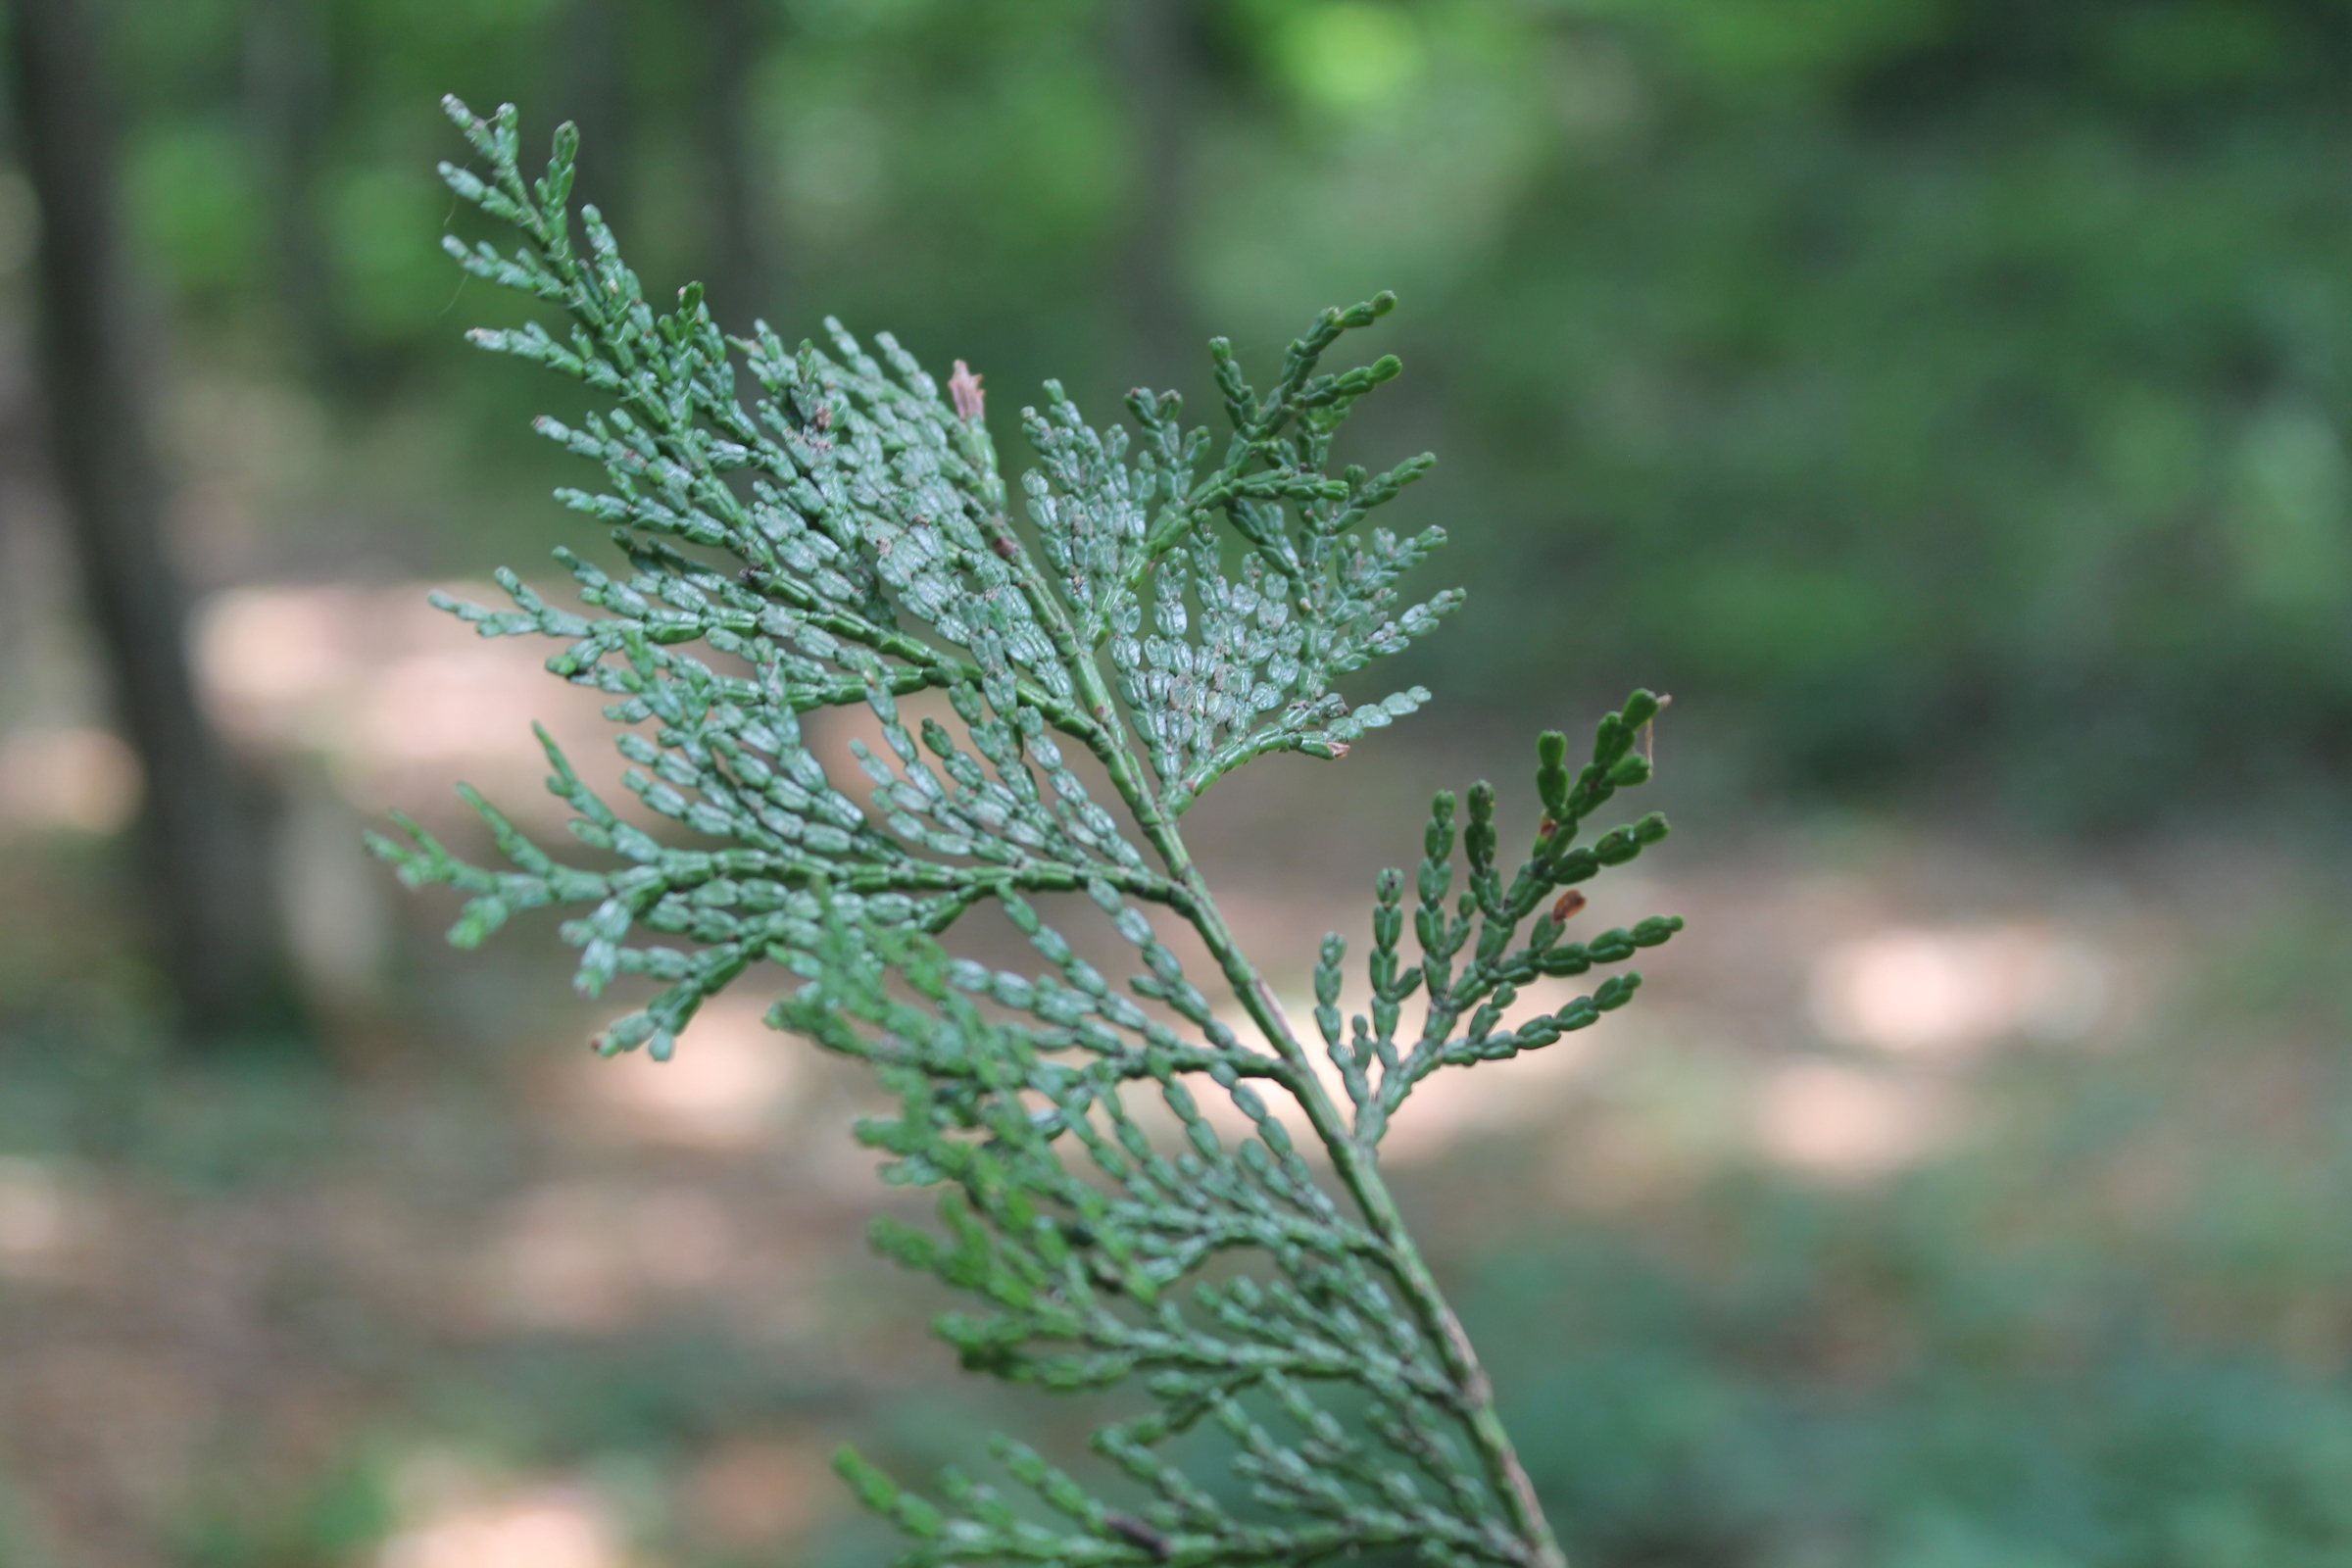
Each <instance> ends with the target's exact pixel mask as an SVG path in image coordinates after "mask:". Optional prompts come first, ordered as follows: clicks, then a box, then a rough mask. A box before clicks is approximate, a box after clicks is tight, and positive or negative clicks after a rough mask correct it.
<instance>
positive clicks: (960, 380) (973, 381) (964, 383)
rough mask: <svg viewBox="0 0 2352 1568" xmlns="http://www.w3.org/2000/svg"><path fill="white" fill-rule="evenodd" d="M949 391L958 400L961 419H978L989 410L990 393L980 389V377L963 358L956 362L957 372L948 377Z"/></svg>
mask: <svg viewBox="0 0 2352 1568" xmlns="http://www.w3.org/2000/svg"><path fill="white" fill-rule="evenodd" d="M948 393H949V395H950V396H951V397H953V398H955V400H956V417H957V418H959V419H977V418H979V417H981V416H982V415H984V414H986V413H987V412H988V394H987V393H985V392H982V391H981V390H980V378H979V377H978V376H976V375H974V374H973V373H972V369H971V367H970V366H968V365H966V364H964V363H963V362H962V361H961V360H957V361H956V373H955V374H954V375H951V376H949V377H948Z"/></svg>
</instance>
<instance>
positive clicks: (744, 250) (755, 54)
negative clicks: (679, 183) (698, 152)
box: [696, 0, 783, 332]
mask: <svg viewBox="0 0 2352 1568" xmlns="http://www.w3.org/2000/svg"><path fill="white" fill-rule="evenodd" d="M696 9H697V10H698V11H699V12H700V13H701V16H702V19H703V73H702V94H701V97H702V124H701V126H700V130H701V141H702V158H703V167H704V168H706V169H707V170H709V171H710V173H711V213H712V216H713V218H714V221H715V224H716V226H715V227H714V229H713V230H712V232H711V256H710V261H709V265H708V268H707V270H706V276H705V279H704V281H705V284H706V285H707V287H708V290H709V293H710V299H711V313H712V314H713V315H714V316H716V317H717V318H718V319H719V320H720V321H722V322H724V323H726V324H727V325H728V326H729V327H730V329H732V330H734V331H738V332H741V331H745V330H748V329H749V328H750V325H751V322H752V319H753V318H755V317H762V316H772V315H773V313H774V312H775V311H777V310H778V308H779V307H780V305H781V303H782V301H781V294H782V283H783V279H782V277H781V276H780V275H779V270H778V267H777V262H776V253H775V248H774V247H773V246H772V245H771V243H770V236H769V233H768V230H767V225H766V223H765V222H764V221H763V220H764V218H765V216H766V215H765V213H764V212H763V211H762V208H763V206H764V204H763V203H762V202H761V201H760V184H759V180H758V179H757V177H756V176H755V173H754V170H755V164H756V160H755V157H754V146H753V140H752V124H751V117H752V81H753V76H754V73H756V72H757V71H758V69H759V66H760V52H761V50H762V48H763V47H764V46H765V44H766V42H767V37H766V31H765V29H764V28H763V27H762V26H761V25H760V17H759V16H758V14H757V8H756V0H700V3H699V4H698V6H697V7H696Z"/></svg>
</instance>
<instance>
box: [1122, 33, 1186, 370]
mask: <svg viewBox="0 0 2352 1568" xmlns="http://www.w3.org/2000/svg"><path fill="white" fill-rule="evenodd" d="M1194 28H1195V19H1194V17H1193V15H1192V8H1191V4H1190V0H1115V3H1114V5H1113V7H1112V15H1111V36H1110V45H1111V50H1110V53H1111V61H1112V65H1113V67H1114V70H1115V73H1116V76H1117V80H1118V83H1119V86H1120V87H1121V89H1122V91H1123V94H1124V97H1125V99H1126V102H1127V106H1128V113H1129V115H1130V116H1131V117H1132V125H1133V130H1132V136H1133V142H1132V145H1133V148H1134V165H1133V173H1132V176H1131V180H1130V184H1129V190H1130V193H1131V194H1130V198H1129V199H1130V202H1131V206H1130V208H1129V217H1128V222H1127V230H1126V233H1125V235H1124V236H1123V238H1122V240H1121V243H1120V245H1119V249H1118V253H1117V255H1116V257H1115V258H1114V262H1115V265H1116V266H1117V268H1118V276H1117V278H1116V279H1115V280H1114V282H1113V287H1112V295H1113V298H1115V299H1116V300H1117V301H1118V302H1119V311H1120V316H1121V318H1122V320H1121V323H1120V324H1121V326H1122V327H1123V328H1124V330H1125V333H1126V336H1127V345H1128V352H1129V354H1130V356H1131V361H1130V363H1131V367H1132V369H1133V371H1134V373H1135V375H1136V377H1137V379H1138V380H1139V381H1142V382H1144V383H1146V384H1149V385H1151V386H1153V387H1155V388H1157V387H1168V386H1183V385H1187V384H1193V383H1201V382H1204V381H1205V379H1206V378H1205V376H1203V375H1202V374H1201V369H1202V368H1203V367H1205V365H1206V364H1207V360H1208V354H1207V350H1206V349H1205V347H1204V346H1203V345H1204V344H1205V342H1206V338H1205V335H1204V334H1202V333H1201V332H1199V331H1198V330H1197V328H1196V324H1195V321H1194V319H1193V303H1192V293H1191V290H1190V288H1189V286H1188V285H1187V283H1186V281H1185V275H1184V246H1185V241H1186V238H1187V236H1188V234H1189V232H1190V223H1189V221H1188V218H1189V208H1190V197H1191V189H1190V187H1191V183H1192V179H1191V174H1192V147H1191V141H1192V126H1193V117H1194V114H1195V111H1196V105H1195V102H1194V99H1195V95H1196V93H1197V91H1198V83H1197V82H1196V80H1195V77H1196V76H1197V75H1198V72H1197V70H1196V64H1197V58H1198V54H1199V49H1200V40H1199V39H1198V38H1197V37H1196V36H1195V32H1194Z"/></svg>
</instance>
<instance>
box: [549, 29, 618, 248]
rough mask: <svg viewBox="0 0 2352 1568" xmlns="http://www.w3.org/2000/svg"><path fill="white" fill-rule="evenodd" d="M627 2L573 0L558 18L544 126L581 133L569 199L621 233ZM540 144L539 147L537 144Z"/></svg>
mask: <svg viewBox="0 0 2352 1568" xmlns="http://www.w3.org/2000/svg"><path fill="white" fill-rule="evenodd" d="M628 33H629V0H571V3H570V4H568V5H565V6H563V7H561V8H559V9H558V10H557V12H556V34H555V39H554V46H553V47H552V48H551V49H550V50H549V51H548V58H549V60H550V61H551V62H552V70H551V71H550V73H549V74H550V76H551V78H552V79H551V80H550V82H549V84H548V86H549V91H548V102H549V105H550V107H551V109H552V111H553V113H552V115H551V117H550V118H549V120H548V121H547V122H546V124H545V128H546V129H550V130H552V129H553V128H554V126H555V125H557V124H560V123H563V122H564V121H566V120H568V121H570V122H571V123H573V124H575V125H577V126H579V128H580V164H579V172H578V173H577V174H576V176H575V177H574V178H573V180H572V186H571V199H572V200H573V202H575V203H577V204H578V205H580V206H583V207H593V208H595V209H596V210H597V211H598V212H599V213H601V214H603V215H604V220H605V221H606V222H608V223H611V224H613V226H614V227H615V228H623V227H624V226H625V223H626V220H627V205H628V203H627V198H628V184H629V143H630V129H631V126H630V117H629V69H628V68H629V56H628V47H629V40H628ZM542 145H544V142H543V143H542Z"/></svg>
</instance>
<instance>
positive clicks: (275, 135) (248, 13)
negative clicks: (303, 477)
mask: <svg viewBox="0 0 2352 1568" xmlns="http://www.w3.org/2000/svg"><path fill="white" fill-rule="evenodd" d="M334 64H335V62H334V41H333V38H332V36H331V35H330V33H329V32H328V17H327V12H326V9H325V8H324V7H323V6H321V5H320V4H319V3H318V0H246V6H245V112H246V122H247V123H246V132H247V136H248V138H249V140H250V142H251V144H252V147H253V151H254V157H255V162H256V164H257V166H258V167H259V169H260V171H261V175H262V187H263V199H264V205H265V210H266V212H267V214H268V217H269V224H270V250H271V254H272V260H273V262H274V263H275V275H274V276H273V277H272V278H271V279H270V281H271V282H272V283H273V284H275V286H276V291H277V306H278V309H279V310H280V311H281V312H282V313H283V315H284V318H285V327H286V331H287V335H288V336H289V337H290V338H291V339H292V340H293V342H294V344H295V351H296V353H297V354H298V355H300V356H301V365H302V368H303V369H304V370H305V371H306V372H307V373H308V374H309V375H310V377H311V380H312V382H313V384H314V385H316V386H318V387H319V389H321V390H322V391H337V390H341V389H345V388H348V387H350V386H351V385H352V384H353V382H354V381H355V380H356V379H357V377H355V376H353V375H351V374H349V373H347V372H349V371H350V370H351V368H352V366H351V355H350V353H349V346H348V344H347V343H346V342H345V341H344V337H343V331H342V324H341V322H340V320H339V319H337V316H336V312H335V299H334V273H333V270H332V268H331V267H330V266H329V264H328V260H327V254H326V236H325V233H324V231H323V229H322V227H321V225H320V223H319V160H320V158H321V156H322V154H323V152H324V149H325V143H326V134H327V129H328V126H329V123H330V122H331V119H332V114H333V107H334V99H333V90H334Z"/></svg>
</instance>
